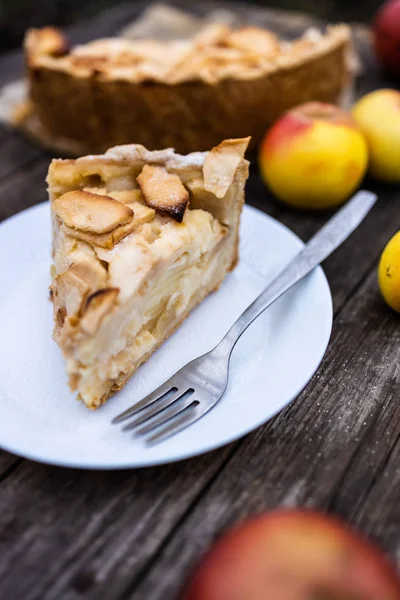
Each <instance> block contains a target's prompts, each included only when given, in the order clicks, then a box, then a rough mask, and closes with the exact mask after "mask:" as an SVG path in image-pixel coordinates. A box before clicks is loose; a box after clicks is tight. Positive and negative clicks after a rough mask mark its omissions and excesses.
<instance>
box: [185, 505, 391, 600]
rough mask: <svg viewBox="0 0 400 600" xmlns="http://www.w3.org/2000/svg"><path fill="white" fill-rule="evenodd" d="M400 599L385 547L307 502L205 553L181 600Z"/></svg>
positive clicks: (250, 524)
mask: <svg viewBox="0 0 400 600" xmlns="http://www.w3.org/2000/svg"><path fill="white" fill-rule="evenodd" d="M361 599H362V600H399V599H400V579H399V577H398V575H397V574H396V571H395V569H394V568H393V567H392V566H391V565H389V563H388V562H387V561H386V558H385V557H384V555H383V554H382V553H381V552H380V551H378V550H377V549H376V548H375V547H374V546H372V545H371V544H370V543H369V542H367V541H366V540H364V539H363V538H361V537H359V536H358V535H357V534H356V533H354V532H352V531H350V530H349V529H348V528H347V527H346V526H345V525H343V524H341V522H339V521H337V520H335V519H332V518H328V517H325V516H323V515H321V514H318V513H315V512H311V511H306V510H303V511H301V510H281V511H277V512H272V513H267V514H265V515H263V516H260V517H256V518H253V519H250V520H248V521H246V522H244V523H243V524H241V525H239V526H237V527H236V528H235V529H233V530H231V531H230V532H228V533H227V534H226V535H225V536H224V537H222V538H221V539H220V540H219V541H218V542H217V543H216V545H215V546H214V548H213V549H212V550H211V552H210V553H209V554H208V555H207V556H206V557H205V558H204V559H203V562H202V563H201V564H200V567H199V568H198V570H197V572H196V573H195V575H194V576H193V577H192V579H191V581H190V582H189V585H188V588H187V590H186V592H185V593H184V594H183V600H361Z"/></svg>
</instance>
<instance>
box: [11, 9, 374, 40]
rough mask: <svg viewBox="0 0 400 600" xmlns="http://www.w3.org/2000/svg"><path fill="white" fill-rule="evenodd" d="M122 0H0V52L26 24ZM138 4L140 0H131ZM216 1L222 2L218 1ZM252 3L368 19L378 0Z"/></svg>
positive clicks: (69, 19)
mask: <svg viewBox="0 0 400 600" xmlns="http://www.w3.org/2000/svg"><path fill="white" fill-rule="evenodd" d="M121 1H122V0H85V1H83V2H82V0H35V1H34V2H33V1H32V0H0V52H1V51H6V50H11V49H12V48H14V47H16V46H17V45H19V44H20V42H21V40H22V37H23V34H24V32H25V29H26V28H27V27H42V26H43V25H48V24H53V25H57V26H59V27H65V26H67V25H69V24H71V23H74V22H75V21H76V20H77V19H82V18H93V17H94V16H96V15H97V14H98V13H99V11H100V10H103V9H105V8H113V7H115V6H118V5H119V4H121ZM130 3H131V4H132V5H137V6H138V5H140V4H141V3H142V2H141V0H139V1H138V0H131V2H130ZM165 3H166V4H172V5H178V6H179V5H180V4H182V3H181V2H180V1H179V0H165ZM201 4H202V2H201V0H192V1H190V0H185V2H184V5H185V6H190V8H191V9H192V10H196V9H197V8H198V6H199V5H201ZM219 4H222V2H220V3H219ZM248 4H249V6H250V9H251V7H252V6H268V7H273V8H279V9H289V10H298V11H303V12H308V13H309V14H312V15H314V16H316V17H320V18H322V19H326V20H328V21H333V20H336V19H337V18H338V17H339V19H340V20H345V21H362V22H365V23H369V22H370V21H371V19H372V16H373V14H374V13H375V11H376V10H377V8H378V7H379V6H380V4H382V0H363V1H362V2H361V1H359V0H355V1H353V2H349V0H248Z"/></svg>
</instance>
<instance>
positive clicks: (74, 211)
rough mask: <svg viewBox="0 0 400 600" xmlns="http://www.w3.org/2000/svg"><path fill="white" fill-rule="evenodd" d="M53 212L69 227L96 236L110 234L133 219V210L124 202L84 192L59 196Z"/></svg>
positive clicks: (78, 191)
mask: <svg viewBox="0 0 400 600" xmlns="http://www.w3.org/2000/svg"><path fill="white" fill-rule="evenodd" d="M53 210H54V212H55V214H56V215H57V216H58V217H59V218H60V219H61V220H62V221H63V222H64V223H65V224H66V225H68V227H72V228H73V229H79V230H80V231H87V232H89V233H96V234H103V233H109V232H110V231H113V230H114V229H116V228H117V227H119V226H120V225H125V224H126V223H129V221H131V220H132V217H133V210H132V209H131V208H129V206H126V205H125V204H122V202H118V200H115V199H114V198H111V197H110V196H103V195H99V194H92V193H91V192H85V191H83V190H76V191H71V192H67V193H66V194H63V195H62V196H59V197H58V198H57V199H56V200H55V201H54V202H53Z"/></svg>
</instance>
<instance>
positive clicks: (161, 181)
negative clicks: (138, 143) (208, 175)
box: [136, 165, 189, 223]
mask: <svg viewBox="0 0 400 600" xmlns="http://www.w3.org/2000/svg"><path fill="white" fill-rule="evenodd" d="M136 181H137V182H138V184H139V186H140V189H141V191H142V194H143V198H144V201H145V203H146V204H147V206H150V207H151V208H154V209H155V210H157V211H158V212H161V213H163V214H166V215H169V216H170V217H172V218H173V219H174V220H175V221H177V222H178V223H181V222H182V219H183V215H184V214H185V210H186V207H187V205H188V202H189V192H188V191H187V189H186V188H185V186H184V185H183V183H182V181H181V180H180V178H179V177H178V176H177V175H174V174H173V173H168V171H167V170H166V169H164V168H163V167H158V166H155V165H145V166H144V167H143V170H142V172H141V173H140V175H139V176H138V177H137V179H136Z"/></svg>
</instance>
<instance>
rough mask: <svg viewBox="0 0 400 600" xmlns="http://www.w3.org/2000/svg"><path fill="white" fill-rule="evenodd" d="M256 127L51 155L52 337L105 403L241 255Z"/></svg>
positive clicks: (78, 380) (92, 403) (84, 392)
mask: <svg viewBox="0 0 400 600" xmlns="http://www.w3.org/2000/svg"><path fill="white" fill-rule="evenodd" d="M249 141H250V140H249V138H245V139H236V140H234V139H230V140H225V141H223V142H222V143H221V144H219V145H218V146H217V147H215V148H213V149H212V150H211V151H210V152H195V153H192V154H189V155H187V156H182V155H179V154H175V152H174V150H172V149H171V148H169V149H166V150H157V151H153V152H152V151H149V150H147V149H146V148H144V147H143V146H141V145H126V146H119V147H115V148H111V149H110V150H108V151H107V152H106V153H105V154H103V155H99V156H93V155H89V156H84V157H81V158H78V159H76V160H72V159H69V160H61V159H57V160H53V161H52V163H51V165H50V168H49V172H48V177H47V182H48V185H49V195H50V202H51V210H52V223H53V267H52V278H53V282H52V285H51V288H50V295H51V298H52V301H53V308H54V331H53V337H54V340H55V341H56V342H57V344H58V345H59V346H60V348H61V349H62V351H63V354H64V357H65V359H66V369H67V373H68V376H69V383H70V387H71V390H72V391H75V392H76V393H77V395H78V397H79V398H80V399H81V400H83V401H84V403H85V404H86V405H87V406H88V407H89V408H97V407H98V406H100V405H101V404H102V403H103V402H104V401H105V400H106V399H107V398H108V397H109V396H110V395H111V394H112V393H113V392H115V391H116V390H118V389H120V388H121V387H122V386H123V385H124V384H125V382H126V381H127V380H128V379H129V377H130V376H131V375H132V374H133V373H134V371H136V369H137V368H138V367H139V366H140V365H141V364H142V363H143V362H144V361H145V360H147V359H148V358H149V357H150V356H151V354H152V353H153V352H154V351H155V350H156V349H157V348H158V346H159V345H160V344H162V342H163V341H164V340H165V339H166V338H167V337H169V336H170V335H171V333H172V332H173V331H175V329H176V328H177V327H178V326H179V325H180V323H181V322H182V321H183V320H184V319H185V318H186V317H187V316H188V314H189V313H190V311H191V310H192V309H193V308H194V306H196V305H197V304H198V303H199V302H200V301H201V300H202V299H203V298H205V297H206V296H207V295H208V294H209V293H210V292H211V291H213V290H215V289H217V288H218V286H219V285H220V284H221V282H222V280H223V279H224V277H225V276H226V274H227V273H228V272H229V271H230V270H232V269H233V268H234V266H235V265H236V262H237V258H238V256H237V248H238V229H239V221H240V214H241V210H242V205H243V202H244V186H245V182H246V179H247V176H248V162H247V161H246V160H245V159H244V153H245V151H246V148H247V146H248V143H249Z"/></svg>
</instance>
